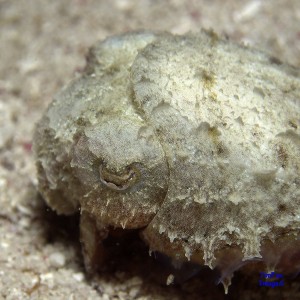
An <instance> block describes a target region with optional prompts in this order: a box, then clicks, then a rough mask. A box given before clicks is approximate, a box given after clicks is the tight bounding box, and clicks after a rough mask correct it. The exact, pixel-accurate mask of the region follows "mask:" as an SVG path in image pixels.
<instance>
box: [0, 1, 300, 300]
mask: <svg viewBox="0 0 300 300" xmlns="http://www.w3.org/2000/svg"><path fill="white" fill-rule="evenodd" d="M224 3H225V4H224ZM201 27H206V28H213V29H214V30H215V31H216V32H217V33H219V34H225V35H227V36H229V37H230V38H231V39H233V40H235V41H239V42H246V43H248V44H250V45H252V46H254V47H258V48H261V49H264V50H266V51H267V52H269V53H271V54H272V55H274V56H276V57H278V58H279V59H281V60H284V61H287V62H289V63H291V64H293V65H296V66H298V67H300V2H299V1H298V0H286V1H285V0H272V1H271V0H269V1H259V0H251V1H246V0H245V1H233V0H228V1H226V2H225V1H223V0H212V1H206V0H199V1H179V0H170V1H149V0H142V1H129V0H119V1H117V0H114V1H91V0H73V1H71V0H68V1H67V0H61V1H46V0H40V1H38V0H10V1H8V0H0V53H1V56H0V208H1V211H0V299H82V298H85V299H140V300H141V299H200V298H201V299H212V298H214V299H223V298H224V299H225V297H224V295H223V289H222V287H221V286H217V287H215V286H214V285H206V284H205V283H203V281H204V279H203V278H201V277H200V278H196V279H197V280H196V281H195V280H193V282H192V283H190V284H184V285H183V286H181V287H165V286H161V285H159V284H156V283H153V281H151V280H148V279H147V278H143V277H140V276H139V275H138V274H137V273H135V272H134V271H127V272H126V271H125V272H124V271H122V270H115V271H114V272H106V273H105V272H104V273H103V274H101V275H100V276H99V277H100V278H99V279H98V283H97V284H94V285H93V284H91V283H90V282H88V281H87V280H86V278H85V277H84V273H83V272H84V270H83V267H82V260H81V256H80V251H79V247H78V244H76V242H75V241H76V237H75V238H73V237H68V235H67V232H68V231H64V230H60V228H61V227H62V226H59V224H57V223H58V222H61V223H62V225H65V224H66V222H67V223H68V222H69V221H68V220H67V221H66V220H62V221H61V219H57V218H55V217H54V216H52V215H51V213H50V212H48V211H47V210H46V208H45V207H44V206H43V204H42V201H41V199H40V198H39V197H38V196H37V192H36V187H35V186H36V175H35V168H34V162H33V157H32V152H31V138H32V130H33V125H34V123H35V122H36V121H37V119H38V118H39V117H40V115H41V113H42V111H43V110H44V109H45V107H46V106H47V104H48V103H49V102H50V101H51V98H52V96H53V94H54V93H55V92H57V91H58V90H59V89H60V88H61V87H62V86H63V85H64V84H66V83H67V82H68V81H69V80H70V79H71V78H72V77H74V76H76V73H77V72H78V71H80V70H81V69H82V67H83V66H84V64H85V60H84V56H85V53H86V52H87V49H88V48H89V46H91V45H92V44H94V43H95V41H96V40H99V39H103V38H104V37H106V36H109V35H112V34H116V33H121V32H124V31H128V30H135V29H142V28H145V29H151V30H167V31H171V32H174V33H184V32H186V31H189V30H192V31H196V30H198V29H199V28H201ZM54 225H55V226H54ZM70 228H73V226H71V225H70ZM246 274H250V275H249V276H248V277H247V276H246V275H237V278H236V280H234V281H233V284H232V286H231V287H230V289H229V292H230V293H231V296H230V295H229V296H228V297H226V299H230V298H232V299H237V298H240V299H268V298H273V299H299V297H300V296H299V295H300V291H299V285H300V283H299V277H298V278H295V279H293V280H292V279H288V278H286V280H285V286H284V287H280V288H279V287H278V288H274V289H269V288H267V287H264V288H260V287H258V280H259V274H258V273H257V272H254V273H251V272H250V269H249V271H248V270H247V273H246Z"/></svg>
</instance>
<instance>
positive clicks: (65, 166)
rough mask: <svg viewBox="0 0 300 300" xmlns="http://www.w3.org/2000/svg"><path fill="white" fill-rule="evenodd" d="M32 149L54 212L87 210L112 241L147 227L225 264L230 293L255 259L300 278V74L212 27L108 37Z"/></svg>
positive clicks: (167, 242) (197, 256)
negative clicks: (234, 278)
mask: <svg viewBox="0 0 300 300" xmlns="http://www.w3.org/2000/svg"><path fill="white" fill-rule="evenodd" d="M34 150H35V154H36V161H37V168H38V179H39V189H40V191H41V193H42V195H43V196H44V198H45V200H46V201H47V203H48V204H49V206H50V207H52V208H53V209H54V210H56V211H57V213H59V214H72V213H75V212H76V211H78V209H80V210H81V213H82V214H84V213H86V214H88V215H89V218H90V219H91V220H93V222H94V224H95V225H94V226H95V228H94V229H93V230H95V231H97V230H99V231H103V230H104V231H105V232H106V234H104V235H103V236H102V238H105V237H106V236H107V233H108V232H109V229H110V228H118V227H121V228H137V229H138V228H142V236H143V238H144V240H145V241H146V242H147V243H148V245H149V247H150V249H151V250H155V251H160V252H162V253H165V254H167V255H169V256H171V257H173V258H174V260H177V261H184V260H191V261H194V262H197V263H199V264H206V265H209V266H210V267H211V268H214V267H218V268H219V269H220V270H221V273H222V278H221V280H222V281H223V282H225V283H226V280H227V279H228V278H230V277H231V274H232V272H233V271H234V270H235V269H237V268H239V267H240V266H241V265H243V264H244V263H245V262H246V261H252V260H255V259H261V260H263V261H264V262H265V264H266V266H267V268H269V269H275V268H277V269H278V268H279V269H280V268H281V269H283V270H286V271H287V272H297V271H298V270H300V260H299V259H298V260H295V258H294V259H293V258H292V257H294V256H295V253H296V254H297V253H299V252H300V243H299V238H298V237H299V226H300V159H299V157H300V72H299V70H297V69H295V68H293V67H291V66H288V65H285V64H282V63H280V62H279V61H278V60H276V59H274V58H272V57H270V56H268V55H266V54H264V53H262V52H259V51H257V50H252V49H249V48H247V47H244V46H240V45H236V44H233V43H231V42H229V41H227V40H223V39H220V38H219V37H218V36H217V35H215V34H214V33H212V32H205V31H202V32H200V33H197V34H187V35H184V36H175V35H171V34H168V33H151V32H138V33H128V34H124V35H120V36H116V37H112V38H108V39H106V40H105V41H103V42H100V43H98V44H96V45H95V46H94V47H93V48H92V49H91V50H90V53H89V55H88V62H87V66H86V69H85V72H84V73H83V74H82V76H81V77H80V78H77V79H75V80H74V81H72V82H71V83H70V84H69V85H68V86H67V87H66V88H65V89H63V90H62V91H61V92H60V93H59V94H58V95H57V96H56V97H55V99H54V101H53V103H52V104H51V105H50V106H49V108H48V110H47V112H46V113H45V114H44V116H43V118H42V119H41V121H40V122H39V123H38V125H37V127H36V132H35V137H34ZM86 224H90V223H89V222H85V221H83V222H82V223H81V226H82V227H83V228H82V230H83V231H84V232H87V233H88V234H89V233H90V232H91V230H90V229H89V228H90V227H89V225H86ZM93 230H92V231H93ZM86 239H87V240H88V239H89V238H86ZM93 241H96V239H95V238H94V240H93V239H91V240H89V242H85V237H83V238H82V242H83V244H86V245H85V247H86V248H89V247H90V248H91V249H92V248H93V243H94V242H93ZM87 245H88V246H87ZM87 252H88V250H87ZM292 260H293V263H292V264H291V263H290V262H291V261H292ZM92 261H93V260H92V259H89V260H88V264H92ZM286 261H288V262H286Z"/></svg>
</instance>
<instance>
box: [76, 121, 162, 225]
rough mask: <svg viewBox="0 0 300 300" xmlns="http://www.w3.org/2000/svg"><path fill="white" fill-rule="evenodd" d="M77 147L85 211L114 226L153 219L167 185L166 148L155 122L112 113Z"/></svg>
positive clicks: (86, 133) (82, 139)
mask: <svg viewBox="0 0 300 300" xmlns="http://www.w3.org/2000/svg"><path fill="white" fill-rule="evenodd" d="M73 152H74V156H73V160H72V167H73V168H74V169H75V170H76V174H77V178H78V180H79V181H80V184H82V187H83V190H84V195H83V196H82V198H81V200H80V203H81V209H82V210H87V211H89V212H92V214H93V215H95V217H97V218H99V219H101V220H102V221H105V222H106V223H108V224H111V225H114V226H120V225H121V226H122V224H124V222H126V223H127V224H128V226H130V227H131V228H133V227H137V226H138V227H140V226H144V225H146V224H148V223H149V221H150V220H151V219H152V218H153V216H154V215H155V213H156V211H157V210H158V208H159V206H160V204H161V203H162V201H163V200H164V198H165V195H166V191H167V184H168V167H167V163H166V159H165V153H164V150H163V148H162V146H161V145H160V143H159V140H158V139H157V137H156V135H155V133H154V131H153V130H152V129H151V127H148V126H145V124H144V123H142V122H138V121H136V120H134V122H133V121H132V120H130V119H125V118H122V119H120V118H111V119H110V120H107V121H106V122H103V123H101V124H98V125H96V126H92V127H90V128H87V129H85V131H84V132H83V133H82V134H81V136H80V138H79V140H78V142H77V143H76V144H75V146H74V149H73ZM112 216H113V217H112ZM129 224H130V225H129Z"/></svg>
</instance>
